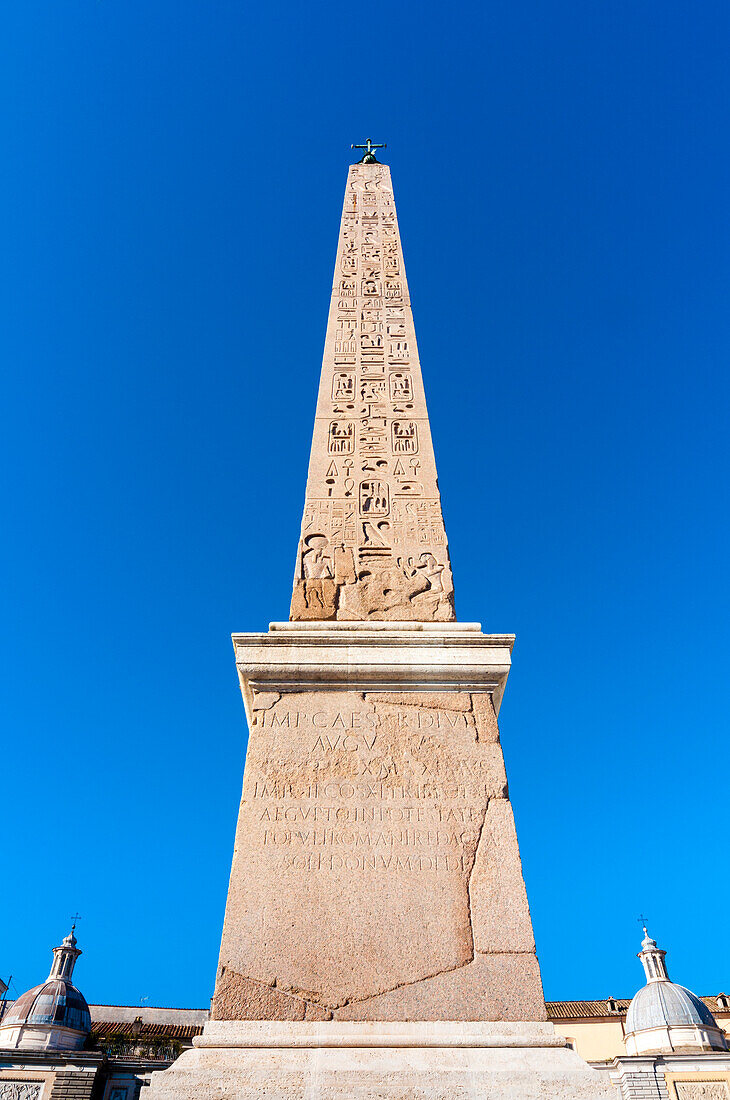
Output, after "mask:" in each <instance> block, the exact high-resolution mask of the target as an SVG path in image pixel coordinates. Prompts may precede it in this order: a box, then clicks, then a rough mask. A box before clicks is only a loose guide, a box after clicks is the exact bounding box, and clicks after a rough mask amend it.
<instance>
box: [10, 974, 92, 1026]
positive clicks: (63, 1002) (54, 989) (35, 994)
mask: <svg viewBox="0 0 730 1100" xmlns="http://www.w3.org/2000/svg"><path fill="white" fill-rule="evenodd" d="M12 1024H51V1025H55V1026H56V1027H69V1028H73V1030H74V1031H83V1032H89V1031H91V1013H90V1012H89V1006H88V1005H87V1003H86V1000H85V999H84V995H83V994H82V993H79V991H78V989H77V988H76V986H75V985H72V984H71V982H67V981H64V979H63V978H49V980H48V981H46V982H44V983H43V985H36V986H34V988H33V989H29V990H28V992H27V993H23V995H22V996H21V997H18V999H17V1001H16V1002H15V1003H14V1004H13V1005H11V1006H10V1008H9V1010H8V1011H7V1012H6V1013H5V1015H4V1016H3V1019H2V1026H3V1027H8V1026H10V1025H12Z"/></svg>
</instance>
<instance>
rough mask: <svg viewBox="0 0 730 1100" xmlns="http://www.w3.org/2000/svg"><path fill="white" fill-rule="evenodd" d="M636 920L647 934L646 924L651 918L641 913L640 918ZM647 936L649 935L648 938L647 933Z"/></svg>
mask: <svg viewBox="0 0 730 1100" xmlns="http://www.w3.org/2000/svg"><path fill="white" fill-rule="evenodd" d="M636 919H637V920H638V922H639V924H640V925H641V927H642V928H643V930H644V931H645V932H646V922H647V921H648V920H649V918H648V917H645V916H644V915H643V913H639V916H638V917H637V918H636ZM646 934H647V936H648V935H649V933H648V932H646Z"/></svg>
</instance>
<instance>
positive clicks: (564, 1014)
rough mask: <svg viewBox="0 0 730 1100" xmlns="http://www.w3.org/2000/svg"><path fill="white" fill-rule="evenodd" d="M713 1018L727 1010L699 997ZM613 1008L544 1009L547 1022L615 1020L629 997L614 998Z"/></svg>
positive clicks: (551, 1005)
mask: <svg viewBox="0 0 730 1100" xmlns="http://www.w3.org/2000/svg"><path fill="white" fill-rule="evenodd" d="M700 1000H701V1001H703V1002H704V1004H706V1005H707V1007H708V1008H709V1010H710V1012H712V1014H713V1015H714V1016H718V1015H723V1014H724V1013H726V1012H727V1011H728V1010H727V1009H722V1008H720V1007H719V1006H718V1003H717V997H700ZM613 1004H614V1005H615V1008H614V1010H613V1011H610V1009H609V1007H608V1001H607V1000H606V1001H546V1002H545V1007H546V1008H547V1014H548V1019H549V1020H589V1019H591V1018H593V1019H595V1018H597V1017H603V1016H615V1017H616V1018H617V1019H618V1018H620V1017H622V1016H625V1015H626V1010H627V1009H628V1007H629V1005H630V1004H631V998H630V997H628V998H627V997H614V998H613Z"/></svg>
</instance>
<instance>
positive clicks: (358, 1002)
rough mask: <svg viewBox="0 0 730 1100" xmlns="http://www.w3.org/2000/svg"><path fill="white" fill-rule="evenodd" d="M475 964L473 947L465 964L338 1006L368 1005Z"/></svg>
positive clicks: (458, 964)
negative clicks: (396, 991) (378, 999)
mask: <svg viewBox="0 0 730 1100" xmlns="http://www.w3.org/2000/svg"><path fill="white" fill-rule="evenodd" d="M473 962H474V948H473V946H472V956H471V958H470V959H466V960H465V961H464V962H463V963H457V964H456V966H445V967H444V968H443V970H436V971H434V973H433V974H424V976H423V977H422V978H415V979H414V980H413V981H412V982H398V984H397V985H392V986H390V987H389V988H388V989H383V990H382V991H381V992H380V993H368V995H367V997H350V998H348V1000H346V1001H345V1002H344V1004H341V1005H338V1006H337V1007H338V1008H345V1007H346V1006H347V1005H362V1004H367V1002H368V1001H374V1000H376V999H377V998H378V997H385V996H386V994H388V993H394V992H395V990H396V989H407V988H408V987H409V986H411V985H420V984H421V982H427V981H430V979H431V978H438V977H439V976H440V975H441V974H453V973H454V971H455V970H463V968H464V967H465V966H471V964H472V963H473Z"/></svg>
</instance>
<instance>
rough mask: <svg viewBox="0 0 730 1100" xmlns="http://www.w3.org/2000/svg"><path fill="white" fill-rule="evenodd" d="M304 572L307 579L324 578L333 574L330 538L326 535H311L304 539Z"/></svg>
mask: <svg viewBox="0 0 730 1100" xmlns="http://www.w3.org/2000/svg"><path fill="white" fill-rule="evenodd" d="M302 573H303V574H304V577H305V578H306V579H307V580H322V578H323V577H332V576H333V569H332V558H331V556H330V553H329V539H328V538H327V536H326V535H309V536H308V537H307V538H306V539H305V540H304V548H303V550H302Z"/></svg>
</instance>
